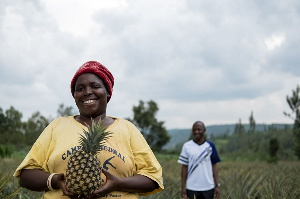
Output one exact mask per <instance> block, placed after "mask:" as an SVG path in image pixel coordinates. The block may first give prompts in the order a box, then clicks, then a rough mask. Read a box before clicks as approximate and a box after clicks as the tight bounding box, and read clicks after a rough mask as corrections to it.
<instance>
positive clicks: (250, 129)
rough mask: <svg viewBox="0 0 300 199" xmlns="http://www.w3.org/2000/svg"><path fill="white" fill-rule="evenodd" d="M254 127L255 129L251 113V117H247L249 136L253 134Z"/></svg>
mask: <svg viewBox="0 0 300 199" xmlns="http://www.w3.org/2000/svg"><path fill="white" fill-rule="evenodd" d="M255 127H256V124H255V120H254V117H253V111H251V115H250V117H249V131H248V132H249V133H250V134H253V133H254V132H255Z"/></svg>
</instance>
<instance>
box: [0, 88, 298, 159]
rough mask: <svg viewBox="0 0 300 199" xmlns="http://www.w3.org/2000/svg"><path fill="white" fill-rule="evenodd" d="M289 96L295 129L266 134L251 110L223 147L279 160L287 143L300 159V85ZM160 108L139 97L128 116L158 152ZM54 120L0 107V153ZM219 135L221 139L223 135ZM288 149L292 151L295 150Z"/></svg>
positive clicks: (163, 139)
mask: <svg viewBox="0 0 300 199" xmlns="http://www.w3.org/2000/svg"><path fill="white" fill-rule="evenodd" d="M286 100H287V103H288V104H289V107H290V108H291V112H290V113H288V112H284V114H285V115H286V116H288V117H290V118H291V119H293V120H294V124H293V129H285V130H282V131H278V130H276V129H268V131H266V132H265V133H263V134H262V133H261V132H257V131H256V129H255V127H256V122H255V119H254V116H253V112H251V115H250V117H249V126H250V128H249V129H248V130H247V131H246V130H245V128H244V126H243V124H242V122H241V120H239V121H238V123H237V124H236V125H235V130H234V133H233V134H232V135H230V136H229V135H227V134H224V135H222V136H223V139H225V140H226V142H225V143H226V144H223V145H222V148H221V149H220V150H221V151H224V152H229V153H238V152H243V153H240V155H247V154H249V153H250V154H251V153H256V152H259V151H261V150H264V151H268V153H269V155H270V157H271V158H273V159H275V160H276V157H277V152H278V151H279V149H280V147H284V148H286V149H291V150H293V152H294V154H295V155H296V157H297V158H298V159H300V87H299V86H297V87H296V89H295V90H292V95H291V96H287V97H286ZM158 110H159V107H158V105H157V103H156V102H154V101H152V100H150V101H148V102H144V101H139V104H138V105H137V106H133V108H132V111H133V118H125V119H128V120H129V121H131V122H133V123H134V124H135V125H136V126H137V128H138V129H139V130H140V131H141V133H142V134H143V136H144V137H145V139H146V140H147V142H148V143H149V145H150V147H151V148H152V149H153V150H154V151H155V152H160V151H162V148H163V146H164V145H165V144H167V143H168V141H169V140H170V135H169V134H168V132H167V130H166V128H165V127H164V122H163V121H159V120H157V118H156V114H157V112H158ZM74 114H75V111H74V109H73V107H71V106H65V105H64V104H60V105H59V107H58V109H57V117H60V116H68V115H74ZM52 120H53V118H46V117H45V116H43V115H42V114H41V113H40V112H39V111H37V112H35V113H33V114H32V116H31V117H30V118H29V119H28V120H27V121H22V113H21V112H19V111H18V110H16V109H15V108H14V107H13V106H11V107H10V108H9V109H7V110H5V111H4V110H3V109H2V108H1V107H0V136H1V139H0V157H1V156H3V154H4V155H5V154H11V153H12V151H13V148H14V149H16V150H19V149H23V148H24V147H28V146H31V145H32V144H33V143H34V142H35V140H36V139H37V138H38V136H39V135H40V134H41V132H42V131H43V130H44V128H45V127H46V126H47V125H48V124H49V123H50V122H51V121H52ZM218 139H219V140H220V139H222V137H219V138H218ZM12 146H13V147H12ZM178 148H180V147H178ZM286 153H289V154H290V153H291V152H290V151H289V152H286ZM281 155H282V156H285V155H288V154H281Z"/></svg>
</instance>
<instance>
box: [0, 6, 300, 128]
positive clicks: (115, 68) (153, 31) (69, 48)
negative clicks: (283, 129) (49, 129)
mask: <svg viewBox="0 0 300 199" xmlns="http://www.w3.org/2000/svg"><path fill="white" fill-rule="evenodd" d="M296 3H297V2H296V1H293V0H288V1H280V2H276V3H274V2H263V3H262V2H261V1H251V2H250V1H248V2H245V1H243V2H239V1H234V2H232V1H220V2H211V1H209V0H204V1H196V0H194V1H180V0H169V1H158V0H154V1H136V0H122V1H118V0H111V1H105V0H100V1H99V0H87V1H80V0H65V1H59V0H51V1H50V0H31V1H22V0H14V1H8V0H6V1H4V2H3V3H1V5H0V27H1V28H0V93H1V97H0V104H1V108H2V109H6V108H8V107H9V106H11V105H12V106H14V107H15V108H16V109H18V110H20V111H21V112H22V113H24V116H25V117H29V116H30V115H31V114H32V113H33V112H35V111H37V110H39V111H41V113H42V114H44V115H45V116H48V115H52V116H53V117H54V116H55V115H56V110H57V108H58V105H59V104H60V103H64V104H65V105H67V106H70V105H72V106H74V107H75V103H74V102H73V99H72V96H71V94H70V88H69V85H70V81H71V78H72V76H73V74H74V73H75V71H76V70H77V68H78V67H79V66H80V65H81V64H83V63H84V62H85V61H88V60H97V61H99V62H101V63H103V64H104V65H105V66H107V67H108V68H109V69H110V70H111V72H112V73H113V75H114V76H115V82H116V83H115V88H114V93H113V96H112V99H111V101H110V103H109V105H108V112H107V113H108V115H112V116H117V117H132V106H133V105H138V102H139V100H143V101H149V100H154V101H155V102H157V103H158V106H159V108H160V110H159V112H158V117H159V119H161V120H164V121H165V124H166V126H167V128H189V127H190V125H191V124H192V123H193V122H194V121H196V120H203V121H204V122H206V123H207V124H219V123H232V122H234V123H235V122H237V121H238V119H239V118H241V119H242V121H243V122H248V117H249V116H250V113H251V111H253V112H254V117H255V119H256V120H257V122H259V123H263V122H265V123H272V122H288V121H289V119H288V118H286V117H285V116H284V115H283V111H288V109H289V108H288V106H287V103H286V101H285V98H286V95H289V94H290V93H291V91H292V89H295V88H296V85H297V84H299V77H300V72H299V61H300V60H299V49H300V45H299V43H300V42H299V36H298V33H299V27H300V26H299V23H300V17H299V12H298V11H297V9H295V7H297V6H295V4H296ZM291 122H292V121H291Z"/></svg>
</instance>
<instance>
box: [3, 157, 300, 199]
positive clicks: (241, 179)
mask: <svg viewBox="0 0 300 199" xmlns="http://www.w3.org/2000/svg"><path fill="white" fill-rule="evenodd" d="M157 158H158V159H159V162H160V163H161V165H162V167H163V177H164V186H165V190H164V191H162V192H159V193H157V194H154V195H149V196H145V197H141V198H144V199H154V198H155V199H177V198H178V199H181V196H180V193H181V179H180V173H181V166H180V165H179V164H178V163H177V158H178V156H176V155H162V154H157ZM20 162H21V160H20V159H16V158H10V159H0V198H3V199H14V198H16V199H20V198H26V199H27V198H30V199H31V198H40V197H41V193H38V192H32V191H29V190H26V189H23V188H20V187H19V185H18V180H17V179H15V178H13V177H12V174H13V172H14V170H15V169H16V167H17V166H18V165H19V163H20ZM218 168H219V181H220V183H221V195H220V199H285V198H286V199H296V198H300V191H299V187H300V162H299V161H285V162H283V161H280V162H278V163H277V164H269V163H267V162H261V161H254V162H249V161H223V162H221V163H219V164H218Z"/></svg>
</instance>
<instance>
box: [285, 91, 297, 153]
mask: <svg viewBox="0 0 300 199" xmlns="http://www.w3.org/2000/svg"><path fill="white" fill-rule="evenodd" d="M286 101H287V103H288V104H289V106H290V108H291V109H292V113H286V112H284V114H285V115H286V116H288V117H290V118H292V119H293V120H294V126H293V135H294V148H295V154H296V156H297V157H298V159H300V86H299V85H298V86H297V87H296V89H295V90H292V96H287V97H286ZM292 115H295V116H292Z"/></svg>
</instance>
